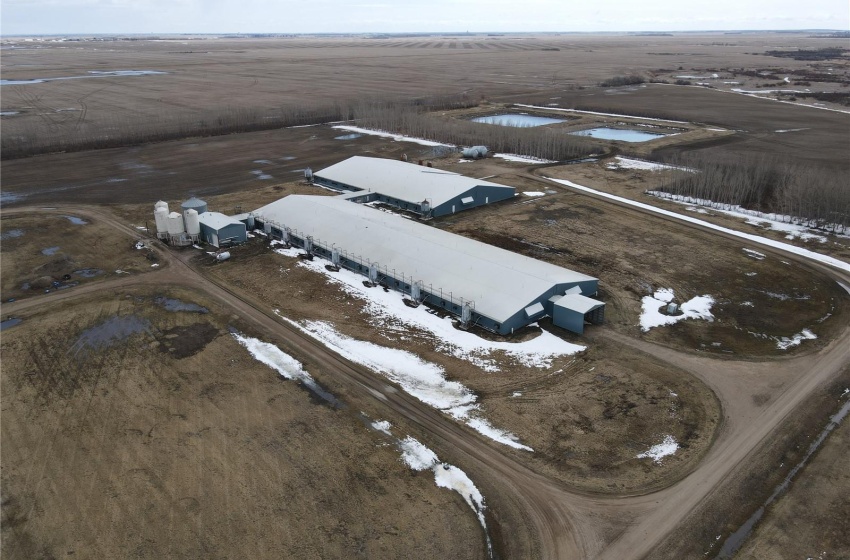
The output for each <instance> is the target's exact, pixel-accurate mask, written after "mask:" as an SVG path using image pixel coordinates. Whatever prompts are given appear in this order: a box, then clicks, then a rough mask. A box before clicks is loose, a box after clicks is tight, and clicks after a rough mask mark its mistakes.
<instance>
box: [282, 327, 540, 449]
mask: <svg viewBox="0 0 850 560" xmlns="http://www.w3.org/2000/svg"><path fill="white" fill-rule="evenodd" d="M275 313H276V314H277V315H278V316H279V317H281V318H282V319H284V320H285V321H287V322H288V323H290V324H291V325H294V326H295V327H296V328H298V329H300V330H302V331H303V332H305V333H307V334H308V335H310V336H311V337H313V338H315V339H316V340H318V341H320V342H322V344H324V345H325V346H327V347H328V348H331V349H333V350H334V351H335V352H337V353H338V354H340V355H342V356H344V357H345V358H347V359H348V360H351V361H352V362H354V363H357V364H360V365H363V366H365V367H367V368H369V369H371V370H373V371H376V372H378V373H380V374H381V375H383V376H384V377H386V378H387V379H389V380H390V381H392V382H393V383H396V384H397V385H399V386H400V387H401V388H402V389H403V390H404V391H405V392H406V393H408V394H409V395H411V396H413V397H414V398H416V399H418V400H420V401H422V402H423V403H425V404H427V405H428V406H431V407H433V408H436V409H437V410H440V411H442V412H444V413H446V414H448V415H449V416H451V417H452V418H454V419H455V420H458V421H459V422H463V423H464V424H466V425H467V426H469V427H470V428H472V429H473V430H475V431H476V432H478V433H480V434H481V435H483V436H485V437H488V438H490V439H492V440H493V441H495V442H497V443H501V444H503V445H507V446H508V447H513V448H514V449H522V450H525V451H534V450H533V449H531V448H530V447H528V446H527V445H523V444H521V443H519V441H517V440H518V438H517V437H516V436H515V435H514V434H512V433H510V432H507V431H505V430H501V429H499V428H496V427H494V426H492V425H491V424H490V423H489V422H488V421H487V420H485V419H484V418H481V417H480V408H479V406H478V404H477V403H476V401H477V400H478V398H477V397H476V396H475V393H473V392H472V391H470V390H469V389H468V388H467V387H465V386H464V385H463V384H461V383H458V382H457V381H449V380H447V379H446V377H445V374H446V372H445V370H444V369H443V368H442V367H441V366H439V365H437V364H434V363H432V362H427V361H425V360H423V359H421V358H420V357H419V356H417V355H415V354H413V353H411V352H408V351H406V350H400V349H398V348H387V347H385V346H379V345H377V344H374V343H372V342H367V341H364V340H357V339H355V338H351V337H348V336H345V335H343V334H342V333H340V332H338V331H337V330H336V329H335V328H334V327H333V325H331V324H330V323H326V322H324V321H304V322H303V323H297V322H295V321H292V320H290V319H287V318H286V317H283V316H281V315H280V313H278V312H277V311H275Z"/></svg>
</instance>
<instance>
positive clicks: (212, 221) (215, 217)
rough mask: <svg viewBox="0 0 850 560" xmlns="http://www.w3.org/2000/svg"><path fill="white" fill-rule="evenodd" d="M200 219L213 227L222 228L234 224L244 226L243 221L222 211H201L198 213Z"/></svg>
mask: <svg viewBox="0 0 850 560" xmlns="http://www.w3.org/2000/svg"><path fill="white" fill-rule="evenodd" d="M198 221H200V222H201V223H202V224H204V225H205V226H207V227H209V228H212V229H216V230H218V229H222V228H223V227H226V226H230V225H233V224H236V225H240V226H244V225H245V224H243V223H242V222H240V221H239V220H236V219H234V218H231V217H230V216H225V215H224V214H221V213H220V212H201V213H200V214H198Z"/></svg>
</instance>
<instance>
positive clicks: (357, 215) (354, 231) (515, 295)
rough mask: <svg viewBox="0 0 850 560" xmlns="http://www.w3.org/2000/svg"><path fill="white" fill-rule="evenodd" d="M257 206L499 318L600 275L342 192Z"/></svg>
mask: <svg viewBox="0 0 850 560" xmlns="http://www.w3.org/2000/svg"><path fill="white" fill-rule="evenodd" d="M256 213H257V215H258V216H259V217H260V219H264V220H271V221H274V222H277V223H278V224H280V225H283V226H286V227H289V228H290V229H293V230H296V231H295V233H296V234H297V235H299V236H306V235H311V236H313V238H314V242H316V243H318V244H320V245H322V246H324V247H328V248H330V247H331V246H335V248H338V249H340V252H341V254H342V255H343V256H348V257H350V258H354V259H358V258H359V259H361V260H362V262H363V264H368V263H369V262H375V263H377V264H378V265H380V268H381V269H382V270H383V269H384V267H386V268H387V269H388V271H389V272H390V273H392V272H393V271H395V273H396V275H397V276H400V275H401V274H402V273H403V274H404V275H405V278H407V279H410V278H411V277H412V279H413V280H415V281H417V280H418V281H421V282H422V283H423V284H424V286H425V289H426V290H428V291H431V289H433V290H439V289H440V288H442V290H443V293H444V294H446V295H448V293H449V292H451V294H452V298H453V299H454V301H455V302H458V301H459V300H460V298H463V299H464V300H467V301H468V300H472V301H474V302H475V310H476V311H477V312H478V313H480V314H482V315H485V316H487V317H490V318H491V319H493V320H495V321H497V322H500V323H502V322H505V321H506V320H507V319H508V318H510V317H511V316H513V315H514V314H515V313H517V312H519V311H522V310H523V309H524V308H525V307H527V306H528V305H529V304H530V303H531V302H533V301H534V300H535V299H537V298H539V297H540V296H541V295H543V294H545V293H546V292H547V291H548V290H549V289H551V288H552V286H553V285H555V284H562V283H573V282H582V281H588V280H595V278H593V277H591V276H587V275H585V274H581V273H578V272H574V271H572V270H567V269H565V268H561V267H559V266H555V265H553V264H549V263H546V262H543V261H539V260H536V259H532V258H529V257H525V256H523V255H518V254H516V253H513V252H511V251H506V250H504V249H500V248H498V247H494V246H492V245H487V244H485V243H481V242H479V241H474V240H472V239H468V238H466V237H463V236H460V235H455V234H453V233H449V232H446V231H443V230H440V229H437V228H435V227H431V226H427V225H424V224H421V223H419V222H416V221H414V220H409V219H406V218H403V217H401V216H398V215H395V214H390V213H387V212H379V211H377V210H375V209H373V208H369V207H367V206H363V205H362V204H356V203H353V202H349V201H347V200H344V199H341V198H339V197H325V196H307V195H290V196H287V197H285V198H282V199H280V200H278V201H276V202H272V203H271V204H269V205H267V206H264V207H262V208H260V209H258V210H257V211H256ZM438 293H439V292H438Z"/></svg>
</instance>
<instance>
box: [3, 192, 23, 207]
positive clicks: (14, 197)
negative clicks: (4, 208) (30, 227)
mask: <svg viewBox="0 0 850 560" xmlns="http://www.w3.org/2000/svg"><path fill="white" fill-rule="evenodd" d="M25 196H26V195H23V194H15V193H13V192H9V191H0V204H9V203H10V202H17V201H19V200H21V199H23V198H25Z"/></svg>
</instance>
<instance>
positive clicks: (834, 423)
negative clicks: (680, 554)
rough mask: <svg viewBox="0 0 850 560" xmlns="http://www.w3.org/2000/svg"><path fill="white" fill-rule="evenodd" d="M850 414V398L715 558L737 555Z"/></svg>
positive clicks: (728, 559)
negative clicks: (795, 479)
mask: <svg viewBox="0 0 850 560" xmlns="http://www.w3.org/2000/svg"><path fill="white" fill-rule="evenodd" d="M848 414H850V400H848V401H847V402H846V403H844V406H842V407H841V408H840V409H839V410H838V412H837V413H835V415H834V416H832V418H830V419H829V423H828V424H827V425H826V427H825V428H824V429H823V431H821V433H820V434H819V435H818V437H817V438H815V440H814V441H813V442H812V444H811V445H810V446H809V449H808V450H807V451H806V455H805V456H804V457H803V459H802V460H801V461H800V462H799V463H797V465H796V466H795V467H794V468H793V469H791V472H789V473H788V476H786V477H785V480H783V481H782V482H781V483H780V484H779V486H777V487H776V488H775V489H774V490H773V494H771V495H770V497H769V498H768V499H767V501H765V502H764V504H762V506H761V507H760V508H758V509H757V510H756V512H755V513H754V514H752V515H751V516H750V518H749V519H747V521H746V522H745V523H744V524H743V525H741V527H740V528H739V529H738V530H737V531H735V532H734V533H732V534H731V535H729V538H727V539H726V540H725V541H724V542H723V546H722V547H721V548H720V553H719V554H718V555H717V556H715V560H730V559H731V558H732V557H733V556H735V554H736V553H737V552H738V550H740V548H741V546H743V544H744V543H745V542H746V541H747V539H748V538H749V536H750V534H751V533H752V532H753V529H754V528H755V526H756V524H757V523H758V522H759V520H761V518H762V516H763V515H764V511H765V509H766V508H767V506H769V505H770V504H772V503H773V502H774V501H776V499H777V498H779V496H781V495H782V494H783V493H785V491H786V490H788V487H789V486H790V485H791V480H792V479H793V478H794V477H795V476H796V475H797V473H798V472H800V469H802V468H803V467H804V466H805V464H806V463H807V462H808V461H809V459H810V458H811V456H812V454H814V452H815V451H817V449H818V447H820V446H821V444H822V443H823V442H824V440H825V439H826V437H827V436H828V435H829V433H830V432H831V431H832V430H834V429H835V428H837V427H838V425H839V424H841V422H842V421H843V420H844V418H846V417H847V415H848Z"/></svg>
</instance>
